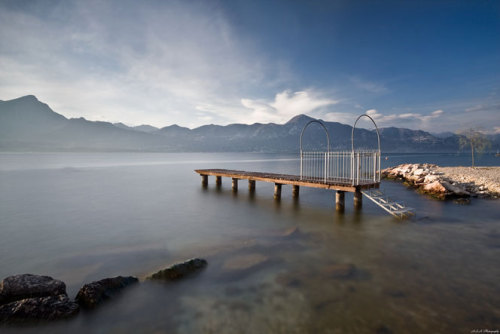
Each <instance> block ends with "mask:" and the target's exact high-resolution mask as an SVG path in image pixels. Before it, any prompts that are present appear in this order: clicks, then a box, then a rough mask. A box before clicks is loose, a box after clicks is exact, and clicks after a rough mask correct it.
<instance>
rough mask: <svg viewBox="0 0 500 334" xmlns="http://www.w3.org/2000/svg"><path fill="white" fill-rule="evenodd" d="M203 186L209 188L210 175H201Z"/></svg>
mask: <svg viewBox="0 0 500 334" xmlns="http://www.w3.org/2000/svg"><path fill="white" fill-rule="evenodd" d="M201 185H202V186H203V187H207V186H208V175H203V174H201Z"/></svg>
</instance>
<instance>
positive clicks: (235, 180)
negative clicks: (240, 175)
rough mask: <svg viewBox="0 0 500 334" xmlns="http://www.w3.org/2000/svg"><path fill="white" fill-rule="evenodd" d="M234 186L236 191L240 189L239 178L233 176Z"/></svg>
mask: <svg viewBox="0 0 500 334" xmlns="http://www.w3.org/2000/svg"><path fill="white" fill-rule="evenodd" d="M232 188H233V191H234V192H237V191H238V179H236V178H233V186H232Z"/></svg>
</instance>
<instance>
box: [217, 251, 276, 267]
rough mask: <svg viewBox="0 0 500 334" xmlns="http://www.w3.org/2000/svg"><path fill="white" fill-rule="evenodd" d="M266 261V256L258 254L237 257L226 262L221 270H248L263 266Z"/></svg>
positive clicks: (267, 258)
mask: <svg viewBox="0 0 500 334" xmlns="http://www.w3.org/2000/svg"><path fill="white" fill-rule="evenodd" d="M268 260H269V257H268V256H266V255H264V254H260V253H252V254H244V255H237V256H234V257H231V258H229V259H228V260H226V261H225V262H224V265H223V268H224V269H225V270H248V269H251V268H255V267H257V266H259V265H261V264H264V263H265V262H267V261H268Z"/></svg>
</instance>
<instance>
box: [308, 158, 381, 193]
mask: <svg viewBox="0 0 500 334" xmlns="http://www.w3.org/2000/svg"><path fill="white" fill-rule="evenodd" d="M300 178H301V180H308V181H318V182H325V183H326V182H331V183H341V184H351V185H354V186H357V185H360V184H366V183H378V182H380V152H379V151H354V152H353V151H334V152H304V151H301V152H300Z"/></svg>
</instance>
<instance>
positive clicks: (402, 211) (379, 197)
mask: <svg viewBox="0 0 500 334" xmlns="http://www.w3.org/2000/svg"><path fill="white" fill-rule="evenodd" d="M361 192H362V193H363V195H365V196H366V197H368V198H369V199H370V200H371V201H373V202H374V203H375V204H377V205H378V206H380V207H381V208H382V209H384V210H385V211H387V212H389V213H390V214H391V215H393V216H394V217H396V218H399V219H406V218H410V217H411V216H414V215H415V211H414V209H412V208H409V207H406V206H405V205H404V204H403V203H398V202H396V201H393V200H391V199H390V198H389V197H388V196H386V195H385V194H384V192H383V191H382V190H379V189H374V190H364V191H361Z"/></svg>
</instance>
